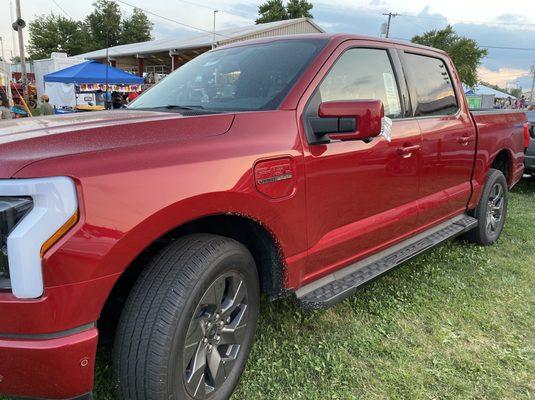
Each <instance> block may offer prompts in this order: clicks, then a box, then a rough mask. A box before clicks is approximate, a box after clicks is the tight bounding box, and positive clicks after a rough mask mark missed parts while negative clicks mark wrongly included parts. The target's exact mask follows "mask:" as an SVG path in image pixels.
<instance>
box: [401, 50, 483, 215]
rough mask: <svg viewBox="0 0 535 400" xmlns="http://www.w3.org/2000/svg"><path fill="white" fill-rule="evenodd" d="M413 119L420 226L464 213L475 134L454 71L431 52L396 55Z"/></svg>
mask: <svg viewBox="0 0 535 400" xmlns="http://www.w3.org/2000/svg"><path fill="white" fill-rule="evenodd" d="M400 58H401V60H402V63H403V69H404V71H405V74H406V77H407V82H408V85H409V88H410V93H411V100H412V106H413V110H414V117H415V118H416V121H417V122H418V125H419V127H420V132H421V134H422V162H423V170H422V175H421V178H420V196H421V201H420V218H421V225H422V226H423V225H431V224H435V223H438V222H439V221H442V220H444V219H447V218H449V217H452V216H454V215H456V214H459V213H462V212H463V211H464V210H465V208H466V205H467V203H468V200H469V198H470V194H471V184H470V180H471V176H472V170H473V166H474V157H475V150H476V131H475V127H474V124H473V121H472V119H471V118H470V115H469V112H468V110H467V109H466V104H465V102H464V101H463V100H462V99H463V97H462V96H463V95H462V94H461V93H456V91H455V85H454V83H453V79H454V77H453V75H452V72H453V66H452V64H451V62H450V60H449V59H448V58H447V57H446V56H442V55H440V54H439V53H435V52H423V53H420V52H418V53H411V52H410V50H406V51H402V52H400Z"/></svg>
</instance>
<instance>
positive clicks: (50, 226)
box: [0, 177, 78, 299]
mask: <svg viewBox="0 0 535 400" xmlns="http://www.w3.org/2000/svg"><path fill="white" fill-rule="evenodd" d="M77 218H78V200H77V196H76V186H75V185H74V182H73V181H72V180H71V179H69V178H65V177H56V178H40V179H5V180H1V179H0V234H1V251H0V289H6V288H9V287H10V288H11V290H12V292H13V294H14V295H15V297H18V298H23V299H32V298H37V297H40V296H41V295H42V294H43V274H42V271H41V258H42V255H43V254H44V252H45V251H46V250H48V249H49V248H50V247H51V246H52V245H53V244H54V243H56V242H57V241H58V240H59V239H60V238H61V237H62V235H63V234H64V233H65V232H67V231H68V230H69V229H70V228H71V227H72V226H74V225H75V224H76V222H77Z"/></svg>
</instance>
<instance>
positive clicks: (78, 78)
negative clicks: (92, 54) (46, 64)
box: [45, 61, 143, 85]
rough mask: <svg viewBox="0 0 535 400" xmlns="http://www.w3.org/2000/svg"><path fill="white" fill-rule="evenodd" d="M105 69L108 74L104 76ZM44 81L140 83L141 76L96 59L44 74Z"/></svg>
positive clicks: (113, 83)
mask: <svg viewBox="0 0 535 400" xmlns="http://www.w3.org/2000/svg"><path fill="white" fill-rule="evenodd" d="M106 70H108V76H107V78H106ZM45 82H60V83H74V84H82V83H108V84H109V85H134V84H142V83H143V78H140V77H139V76H136V75H132V74H129V73H127V72H124V71H121V70H120V69H117V68H114V67H111V66H107V67H106V65H105V64H101V63H99V62H97V61H86V62H83V63H81V64H77V65H73V66H72V67H69V68H65V69H62V70H61V71H56V72H53V73H51V74H48V75H45Z"/></svg>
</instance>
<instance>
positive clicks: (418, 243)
mask: <svg viewBox="0 0 535 400" xmlns="http://www.w3.org/2000/svg"><path fill="white" fill-rule="evenodd" d="M476 226H477V220H476V219H475V218H472V217H470V216H468V215H466V214H463V215H459V216H458V217H455V218H453V219H451V220H449V221H446V222H444V223H443V224H440V225H438V226H436V227H433V228H431V229H429V230H427V231H425V232H422V233H420V234H418V235H416V236H413V237H411V238H410V239H407V240H405V241H403V242H401V243H399V244H397V245H395V246H392V247H390V248H388V249H386V250H383V251H382V252H380V253H377V254H374V255H373V256H370V257H368V258H366V259H364V260H361V261H358V262H356V263H354V264H351V265H349V266H347V267H345V268H343V269H341V270H339V271H336V272H334V273H332V274H330V275H327V276H325V277H323V278H321V279H318V280H317V281H314V282H312V283H310V284H308V285H306V286H303V287H302V288H300V289H299V290H297V292H296V296H297V301H298V304H299V305H300V306H301V307H303V308H306V309H322V308H326V307H329V306H331V305H333V304H335V303H337V302H339V301H341V300H343V299H345V298H346V297H348V296H350V295H351V294H353V293H354V292H355V291H356V289H357V288H358V287H360V286H362V285H363V284H365V283H367V282H369V281H371V280H373V279H375V278H376V277H378V276H379V275H381V274H383V273H385V272H387V271H389V270H391V269H392V268H394V267H397V266H398V265H400V264H402V263H403V262H405V261H407V260H410V259H411V258H413V257H415V256H417V255H418V254H420V253H422V252H424V251H427V250H429V249H431V248H433V247H435V246H436V245H438V244H440V243H442V242H444V241H446V240H448V239H451V238H454V237H455V236H458V235H460V234H462V233H464V232H467V231H469V230H471V229H473V228H475V227H476Z"/></svg>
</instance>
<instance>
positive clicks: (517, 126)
mask: <svg viewBox="0 0 535 400" xmlns="http://www.w3.org/2000/svg"><path fill="white" fill-rule="evenodd" d="M472 116H473V119H474V122H475V124H476V126H477V152H476V158H475V163H474V173H473V177H472V186H473V195H472V197H471V199H470V204H469V208H475V207H476V206H477V203H478V202H479V198H480V196H481V192H482V191H483V186H484V185H485V181H486V179H487V173H488V171H489V168H490V167H491V165H492V163H493V162H494V160H495V159H496V156H497V155H498V154H499V153H500V152H501V151H504V150H505V151H506V152H507V154H508V158H509V160H510V164H509V181H508V184H509V187H512V186H513V185H514V184H515V183H517V182H518V181H519V180H520V179H521V178H522V174H523V171H524V136H523V135H524V123H525V122H526V114H525V113H523V112H520V111H512V110H504V111H475V112H472Z"/></svg>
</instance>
